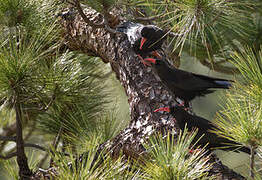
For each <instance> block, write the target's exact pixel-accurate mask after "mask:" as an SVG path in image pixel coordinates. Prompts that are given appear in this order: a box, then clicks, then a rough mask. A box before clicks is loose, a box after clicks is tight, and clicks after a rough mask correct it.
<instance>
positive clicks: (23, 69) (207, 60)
mask: <svg viewBox="0 0 262 180" xmlns="http://www.w3.org/2000/svg"><path fill="white" fill-rule="evenodd" d="M261 6H262V3H261V2H260V1H258V0H255V1H254V0H252V1H251V0H245V1H244V0H241V1H228V0H220V1H218V0H183V1H168V0H165V1H163V0H145V1H133V0H118V1H116V0H99V1H81V4H80V2H79V0H69V1H58V0H52V1H47V0H39V1H33V0H32V1H31V0H30V1H26V0H0V23H1V24H0V29H1V33H0V45H1V49H0V99H1V117H2V119H3V120H1V126H0V128H2V133H1V136H0V140H1V141H2V143H1V145H0V150H1V151H0V153H1V154H4V153H6V155H0V158H2V159H9V158H12V157H15V156H16V157H17V164H18V168H19V173H18V174H19V177H20V178H21V179H28V178H29V176H32V175H33V174H34V177H38V178H40V177H44V176H46V175H47V174H53V175H55V176H57V178H58V179H63V178H70V177H72V178H73V177H74V178H75V177H78V178H80V179H97V178H108V179H110V178H113V177H114V178H116V177H117V178H119V179H120V178H123V179H132V178H141V179H144V178H145V179H150V178H151V179H152V178H153V179H156V178H160V177H161V178H171V179H172V178H175V177H176V178H182V177H184V178H186V179H190V178H192V179H195V178H203V179H205V178H206V176H207V175H208V176H209V177H208V178H211V176H214V177H216V178H218V177H220V178H221V179H232V178H237V179H243V177H242V176H241V175H239V174H237V173H235V172H233V171H231V170H230V169H229V168H227V167H226V166H224V165H223V164H222V163H220V162H219V159H218V158H217V157H216V156H215V155H211V156H207V155H205V151H204V150H199V151H194V152H193V155H192V154H190V153H181V152H182V151H184V152H187V150H188V151H189V149H190V148H192V147H191V146H190V142H191V140H192V138H193V137H194V133H193V136H189V137H187V136H186V135H185V134H186V133H185V134H184V133H183V134H182V132H180V131H179V129H178V128H177V127H176V124H175V122H174V121H173V120H172V116H171V115H170V114H160V113H154V112H153V111H154V110H155V109H156V108H159V107H162V106H169V105H171V104H176V101H175V98H174V95H173V93H172V92H171V91H170V90H169V89H168V88H167V87H165V86H164V85H163V84H162V83H161V81H160V80H159V79H158V78H157V77H156V76H157V75H156V74H155V73H154V72H153V71H152V69H150V68H147V67H144V66H143V64H142V63H141V62H140V60H139V58H138V57H137V55H136V54H135V53H134V52H133V51H132V50H131V46H130V43H129V42H128V41H127V38H126V37H125V35H123V34H121V33H118V32H116V31H115V28H116V26H117V25H119V24H120V23H122V22H124V21H127V20H130V21H134V22H140V23H143V24H156V25H158V26H159V27H161V28H162V29H164V30H166V32H167V34H166V36H167V41H166V43H165V44H164V48H163V50H162V51H161V55H162V56H164V57H165V58H166V59H168V60H169V61H170V63H173V64H175V65H176V66H179V65H180V61H181V62H182V61H191V60H188V59H185V58H184V57H193V58H192V59H196V60H197V61H198V62H200V63H201V64H202V65H204V66H206V67H208V68H209V69H211V70H213V71H216V72H222V73H226V74H230V75H239V74H240V75H241V76H240V77H238V79H236V80H235V81H236V83H235V85H234V86H233V88H232V89H230V90H229V91H228V95H227V100H228V101H227V105H226V106H225V107H224V110H223V111H222V112H221V113H219V117H218V120H217V124H218V125H219V127H221V132H217V133H218V134H219V135H221V136H225V137H229V138H232V137H233V140H234V141H237V142H239V143H241V144H243V145H247V146H249V147H250V148H251V150H252V152H253V151H256V152H257V153H259V152H258V151H257V149H258V146H260V143H261V137H260V136H261V134H262V132H261V130H260V129H261V128H260V126H259V125H260V114H261V113H260V112H261V98H260V94H261V90H260V85H261V83H260V82H261V80H260V79H261V78H259V77H260V75H261V51H260V47H261V28H262V26H261V13H262V11H261ZM185 55H187V56H185ZM97 57H98V58H97ZM101 60H102V61H101ZM102 62H103V63H102ZM106 63H109V64H110V66H111V69H112V71H113V72H114V74H115V75H116V78H117V79H118V80H119V81H120V83H121V85H122V86H123V88H124V90H125V93H126V95H127V96H128V103H129V109H130V119H131V121H130V123H129V125H128V126H126V127H125V129H123V130H122V131H120V132H119V128H117V125H114V124H116V122H117V121H116V119H117V118H116V117H115V115H114V113H113V112H111V111H110V110H108V108H107V103H108V101H112V97H111V99H110V95H109V91H107V88H108V87H106V86H105V85H104V79H105V77H107V74H105V73H106V72H105V70H104V69H105V64H106ZM242 81H243V82H242ZM249 87H251V88H249ZM193 110H194V109H193ZM232 110H233V111H232ZM127 119H128V118H127ZM228 120H229V122H230V123H228ZM123 121H124V120H123ZM109 122H112V124H113V125H112V126H110V123H109ZM231 122H233V123H231ZM108 124H109V125H108ZM108 129H110V131H111V132H114V133H108V132H110V131H108ZM155 132H161V133H162V134H161V135H159V136H157V138H156V139H155V140H151V139H150V136H151V135H152V134H154V133H155ZM170 132H171V133H172V134H174V136H172V138H171V139H172V140H170V139H169V137H170V134H169V133H170ZM242 132H246V133H242ZM241 133H242V134H241ZM163 136H164V137H168V138H164V139H161V138H162V137H163ZM36 137H37V138H36ZM29 139H30V140H33V139H34V142H36V143H31V142H32V141H31V142H30V143H29V142H27V141H28V140H29ZM160 139H161V140H160ZM173 139H175V140H177V141H175V142H173ZM40 140H41V141H40ZM162 140H163V141H162ZM187 140H188V141H187ZM231 140H232V139H231ZM9 141H13V142H15V144H16V147H15V150H14V149H11V150H9V152H7V151H6V148H7V147H8V145H9V143H8V142H9ZM148 142H151V143H149V146H148ZM41 143H42V144H43V145H42V146H41V145H39V144H41ZM176 143H177V144H176ZM174 144H176V145H174ZM49 146H50V147H49ZM167 146H168V147H169V146H170V147H169V148H170V149H165V147H167ZM25 147H31V148H37V149H38V150H41V151H44V152H47V155H46V156H45V158H43V159H42V160H40V159H39V156H40V154H41V155H45V154H43V153H42V152H39V153H35V155H34V153H33V155H32V154H29V151H27V150H26V149H25ZM151 147H159V148H155V149H154V148H153V149H151ZM193 147H194V146H193ZM173 148H174V149H173ZM195 148H197V147H195ZM163 149H164V150H165V151H164V152H170V154H167V155H164V154H163V153H162V154H161V151H162V150H163ZM177 154H180V155H181V158H180V159H179V158H178V159H176V160H177V161H179V162H181V163H183V162H184V163H185V164H188V168H186V167H185V168H182V169H180V167H177V166H174V165H173V164H172V163H173V161H174V159H172V155H177ZM29 156H32V157H33V158H34V159H36V164H40V165H41V166H42V165H43V163H44V161H45V159H46V157H49V158H51V160H50V161H49V164H50V167H51V168H49V169H48V170H47V171H46V172H44V171H41V170H38V171H37V170H35V169H33V168H34V167H35V168H36V167H37V166H36V165H32V162H28V157H29ZM187 158H188V159H187ZM129 159H130V161H131V162H129ZM187 160H190V161H187ZM196 161H199V162H200V163H199V164H194V162H196ZM8 162H9V163H13V162H12V161H8ZM68 162H71V163H69V165H68ZM166 162H168V163H170V166H166V167H164V168H163V164H165V163H166ZM251 162H252V163H251V175H250V176H251V178H254V176H255V174H256V172H255V171H254V165H253V164H254V153H253V155H252V156H251ZM54 164H55V166H53V165H54ZM110 164H111V165H112V167H110ZM141 164H145V167H144V168H143V167H141ZM195 165H196V166H195ZM98 166H99V167H100V169H99V168H96V167H98ZM7 167H8V168H7V169H8V170H9V171H10V172H12V173H11V174H13V176H16V170H14V171H13V170H12V168H11V167H14V166H13V165H12V164H11V165H7ZM55 167H58V168H55ZM152 167H155V168H157V169H158V171H157V172H156V174H154V173H152V170H153V169H152ZM197 168H199V170H201V171H199V173H198V171H197V170H198V169H197ZM139 169H141V170H139ZM190 170H192V171H190ZM206 172H208V173H206ZM179 173H183V175H182V174H181V176H179ZM187 173H189V174H190V173H191V175H192V176H187V175H186V174H187Z"/></svg>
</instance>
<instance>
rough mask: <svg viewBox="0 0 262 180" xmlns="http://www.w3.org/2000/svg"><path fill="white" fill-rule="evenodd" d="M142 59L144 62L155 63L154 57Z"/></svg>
mask: <svg viewBox="0 0 262 180" xmlns="http://www.w3.org/2000/svg"><path fill="white" fill-rule="evenodd" d="M144 61H146V62H147V61H149V62H151V63H153V64H156V60H155V59H154V58H145V59H144Z"/></svg>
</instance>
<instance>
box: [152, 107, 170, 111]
mask: <svg viewBox="0 0 262 180" xmlns="http://www.w3.org/2000/svg"><path fill="white" fill-rule="evenodd" d="M159 111H166V112H170V108H169V107H162V108H159V109H156V110H154V112H159Z"/></svg>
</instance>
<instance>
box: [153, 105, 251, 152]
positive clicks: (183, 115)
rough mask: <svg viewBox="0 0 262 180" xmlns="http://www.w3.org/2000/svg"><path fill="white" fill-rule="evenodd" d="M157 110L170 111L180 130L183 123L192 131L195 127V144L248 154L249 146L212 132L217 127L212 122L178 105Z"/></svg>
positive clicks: (183, 125)
mask: <svg viewBox="0 0 262 180" xmlns="http://www.w3.org/2000/svg"><path fill="white" fill-rule="evenodd" d="M158 111H167V112H170V113H171V114H172V116H173V117H174V118H175V121H176V123H177V125H178V127H179V128H180V129H181V130H182V131H184V128H185V125H186V127H187V128H188V130H189V131H192V130H193V129H195V128H197V129H198V132H197V135H196V136H195V139H194V142H196V141H197V140H199V141H198V142H197V145H199V146H202V147H204V146H205V145H207V146H206V148H207V149H210V150H212V149H217V148H221V150H225V151H236V152H239V151H242V152H245V153H248V154H250V149H249V148H247V147H244V146H242V145H241V144H239V143H237V142H234V141H231V140H229V139H226V138H223V137H220V136H218V135H217V134H215V133H213V132H212V131H211V130H216V129H218V127H217V126H215V125H214V124H213V123H212V122H210V121H208V120H206V119H204V118H202V117H199V116H196V115H192V114H189V113H188V112H187V111H185V110H184V109H183V108H182V107H181V106H179V105H176V106H173V107H164V108H159V109H157V110H155V112H158Z"/></svg>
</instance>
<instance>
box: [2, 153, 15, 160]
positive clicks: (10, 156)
mask: <svg viewBox="0 0 262 180" xmlns="http://www.w3.org/2000/svg"><path fill="white" fill-rule="evenodd" d="M15 156H17V152H13V153H10V154H8V155H6V156H3V155H0V159H4V160H7V159H11V158H13V157H15Z"/></svg>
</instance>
